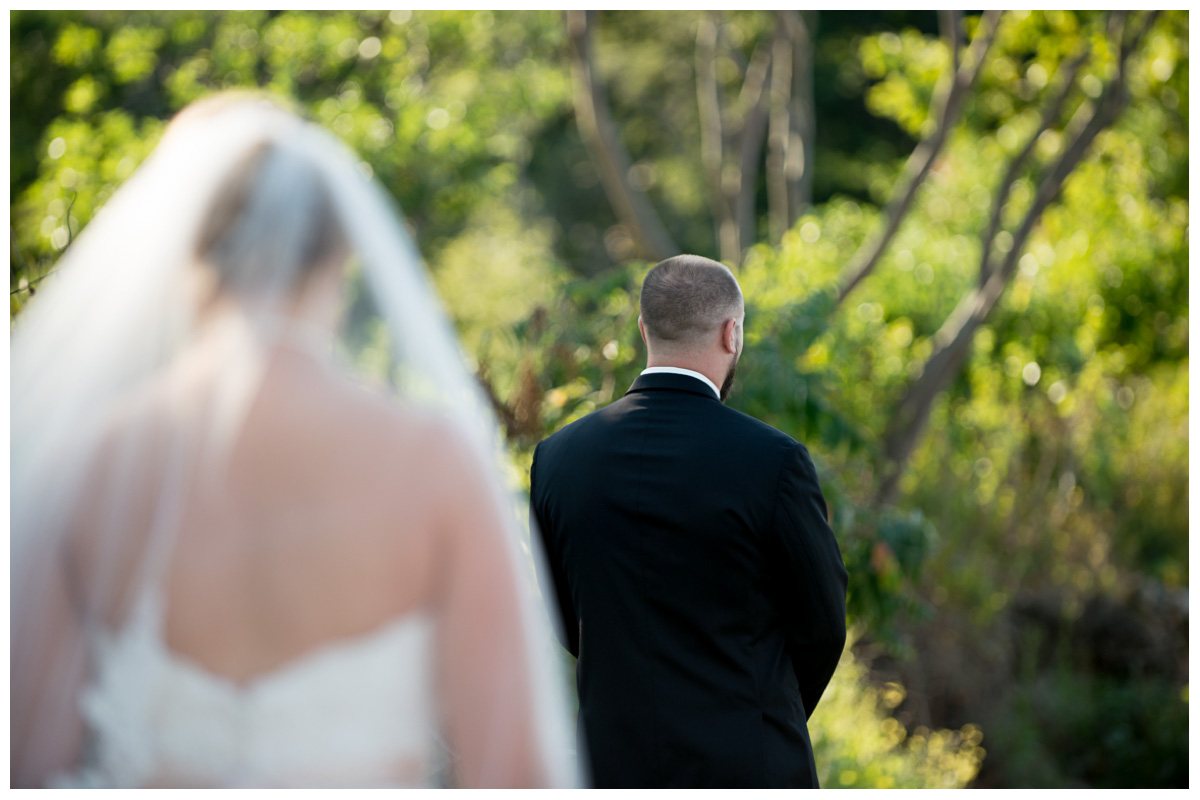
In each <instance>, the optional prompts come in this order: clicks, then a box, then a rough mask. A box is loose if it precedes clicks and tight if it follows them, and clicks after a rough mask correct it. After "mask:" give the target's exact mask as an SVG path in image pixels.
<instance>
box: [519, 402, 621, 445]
mask: <svg viewBox="0 0 1200 800" xmlns="http://www.w3.org/2000/svg"><path fill="white" fill-rule="evenodd" d="M628 399H629V398H628V395H626V396H625V397H621V398H618V399H617V400H614V401H613V402H612V403H609V404H608V405H607V406H605V407H604V408H599V409H596V410H595V411H592V412H589V413H588V414H585V415H584V416H582V417H580V418H579V419H577V420H574V421H573V422H571V423H569V424H567V425H565V426H563V427H562V428H559V429H558V430H557V431H555V432H554V433H552V434H550V435H549V436H547V437H546V438H545V439H543V440H542V441H541V442H539V443H538V445H537V447H536V448H535V449H534V455H535V456H536V455H537V454H539V453H549V452H552V451H554V450H557V449H558V448H560V447H563V446H565V445H566V444H567V442H569V441H571V440H572V439H576V438H577V437H579V436H581V435H582V436H584V437H586V436H587V435H589V434H590V433H592V432H593V431H595V430H597V429H598V428H603V427H607V426H608V425H609V424H611V421H612V418H613V416H614V414H615V413H617V412H619V411H620V409H621V407H622V406H623V405H624V404H625V403H627V402H628Z"/></svg>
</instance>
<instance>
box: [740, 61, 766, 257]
mask: <svg viewBox="0 0 1200 800" xmlns="http://www.w3.org/2000/svg"><path fill="white" fill-rule="evenodd" d="M770 73H771V47H770V45H769V44H768V43H766V42H764V43H761V44H759V46H758V47H757V48H755V50H754V55H752V56H751V57H750V65H749V66H748V67H747V68H746V77H745V79H744V80H743V82H742V90H741V92H740V93H739V95H738V108H739V109H740V110H741V113H742V119H743V120H744V121H743V123H742V129H741V131H740V133H739V134H738V154H739V158H738V184H739V186H738V195H737V200H736V201H735V204H734V207H735V209H736V211H735V213H736V215H737V221H738V241H739V243H740V245H741V247H742V249H743V250H744V249H745V248H747V247H749V246H750V244H751V243H752V242H753V241H754V240H755V238H756V236H755V233H756V232H755V222H756V219H755V214H754V199H755V194H756V189H757V188H758V187H757V181H756V180H755V178H756V177H757V175H758V159H759V156H760V155H762V146H763V136H764V135H765V134H766V132H767V97H768V94H767V91H766V87H767V81H768V80H769V78H770ZM739 255H740V254H739Z"/></svg>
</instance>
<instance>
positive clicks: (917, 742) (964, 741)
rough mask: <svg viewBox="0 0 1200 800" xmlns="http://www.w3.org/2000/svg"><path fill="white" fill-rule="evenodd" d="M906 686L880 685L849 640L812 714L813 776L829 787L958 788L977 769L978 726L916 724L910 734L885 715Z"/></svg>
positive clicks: (980, 752)
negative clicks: (870, 679) (957, 727)
mask: <svg viewBox="0 0 1200 800" xmlns="http://www.w3.org/2000/svg"><path fill="white" fill-rule="evenodd" d="M904 696H905V691H904V687H903V686H901V685H900V684H898V683H888V684H886V685H884V686H882V687H880V688H876V687H874V686H872V685H871V684H870V683H869V682H868V681H867V670H866V667H865V666H864V665H863V664H862V663H861V662H860V661H858V659H856V658H855V657H854V655H853V651H852V650H851V649H850V648H849V647H847V648H846V651H845V652H844V653H843V654H842V660H841V662H840V663H839V664H838V669H837V672H835V673H834V675H833V680H832V681H831V682H830V684H829V686H828V688H826V690H825V694H824V695H822V697H821V704H820V705H819V706H817V708H816V710H815V712H814V713H813V716H812V719H811V720H810V721H809V734H810V736H811V737H812V745H813V755H814V757H815V758H816V762H817V770H818V778H819V780H820V784H821V786H822V788H826V789H961V788H963V787H965V786H967V785H968V784H969V783H970V782H971V781H972V780H973V779H974V778H975V775H976V773H978V772H979V766H980V764H981V763H982V761H983V757H984V755H985V752H984V749H983V748H982V747H980V742H981V741H982V740H983V733H982V731H980V730H979V728H977V727H976V726H974V725H965V726H963V727H962V729H961V730H933V731H931V730H929V729H927V728H921V727H918V728H916V729H915V730H914V731H913V733H912V734H911V735H910V734H908V733H907V732H906V731H905V729H904V726H903V725H901V724H900V723H899V722H897V721H896V720H895V719H893V718H892V717H891V716H890V711H891V709H893V708H895V707H896V706H897V705H899V704H900V703H901V702H902V701H903V699H904Z"/></svg>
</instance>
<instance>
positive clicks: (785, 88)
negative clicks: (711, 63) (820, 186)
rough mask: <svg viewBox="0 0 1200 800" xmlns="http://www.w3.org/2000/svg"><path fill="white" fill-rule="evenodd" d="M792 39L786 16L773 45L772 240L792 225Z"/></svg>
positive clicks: (769, 161) (778, 24)
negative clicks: (789, 165)
mask: <svg viewBox="0 0 1200 800" xmlns="http://www.w3.org/2000/svg"><path fill="white" fill-rule="evenodd" d="M791 95H792V41H791V37H789V36H788V33H787V27H786V25H785V24H784V22H783V19H782V17H780V18H778V19H777V22H776V26H775V38H774V41H773V43H772V45H771V116H770V121H769V126H770V127H769V129H768V131H767V222H768V230H769V231H770V236H771V244H773V245H777V244H779V241H780V240H781V239H782V238H783V234H784V231H786V230H787V229H788V222H789V219H790V218H789V215H788V183H787V172H786V168H787V148H788V139H789V138H790V134H791V122H790V120H789V116H790V114H789V109H788V105H789V101H790V100H791Z"/></svg>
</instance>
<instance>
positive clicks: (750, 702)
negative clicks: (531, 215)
mask: <svg viewBox="0 0 1200 800" xmlns="http://www.w3.org/2000/svg"><path fill="white" fill-rule="evenodd" d="M744 317H745V310H744V307H743V302H742V293H741V289H740V287H739V286H738V283H737V280H736V279H735V278H734V277H733V274H732V273H731V272H730V271H729V270H728V269H726V268H725V267H724V266H722V265H721V264H718V263H716V262H715V261H710V260H708V259H706V258H700V257H699V256H676V257H674V258H669V259H667V260H666V261H663V262H661V263H660V264H658V265H657V266H655V267H654V269H652V270H650V273H649V274H648V275H647V276H646V279H645V282H644V283H643V284H642V295H641V316H640V317H639V318H638V327H639V329H640V330H641V332H642V338H643V339H644V340H645V342H646V347H647V350H648V352H649V359H648V368H647V369H646V370H645V371H644V372H642V374H641V376H640V377H639V378H638V379H637V380H636V381H634V383H633V386H632V387H630V389H629V391H628V392H627V393H626V394H625V396H624V397H623V398H621V399H620V400H618V401H616V402H615V403H613V404H612V405H610V406H608V407H607V408H604V409H602V410H600V411H596V412H594V413H592V414H590V415H588V416H586V417H584V418H583V419H581V420H578V421H577V422H575V423H573V424H571V425H568V426H567V427H566V428H564V429H562V430H561V431H559V432H557V433H555V434H554V435H553V436H551V437H549V438H548V439H546V440H545V441H543V442H542V443H541V444H539V445H538V447H537V450H536V451H535V453H534V459H533V466H532V468H531V474H530V482H531V488H530V495H531V503H532V508H533V516H534V522H535V523H536V526H537V529H538V530H539V531H540V532H541V536H542V541H543V544H544V546H545V554H546V562H547V563H546V565H545V569H546V570H547V571H548V572H549V575H545V574H543V575H541V576H540V578H541V583H542V586H543V591H544V592H546V593H547V594H549V593H551V592H553V594H554V596H555V597H556V598H557V600H558V607H559V610H560V612H561V615H562V619H561V620H560V621H561V625H562V636H561V638H562V640H563V644H564V645H565V646H566V647H567V649H568V650H570V651H571V653H572V654H573V655H575V656H576V657H577V658H578V663H577V670H578V673H577V679H578V688H579V719H580V725H581V727H582V732H581V733H582V738H583V740H584V741H585V742H586V748H587V752H588V755H589V756H590V767H591V774H592V779H593V781H594V783H595V785H596V786H599V787H816V786H817V771H816V766H815V764H814V763H813V753H812V746H811V744H810V742H809V735H808V727H807V724H806V723H807V720H808V718H809V717H810V716H811V715H812V713H813V709H814V708H815V707H816V705H817V701H818V700H819V699H820V697H821V693H822V692H823V691H824V689H825V686H826V685H827V684H828V683H829V679H830V677H831V676H832V675H833V671H834V668H835V667H836V666H837V662H838V657H839V655H840V654H841V652H842V648H843V647H844V645H845V640H846V628H845V619H846V569H845V567H844V565H843V564H842V557H841V553H840V552H839V551H838V546H837V542H836V541H835V540H834V537H833V532H832V531H831V530H830V528H829V524H828V522H827V518H826V517H827V512H826V507H825V500H824V498H823V497H822V495H821V489H820V487H819V486H818V484H817V475H816V472H815V471H814V469H813V463H812V460H811V459H810V458H809V456H808V451H807V450H806V449H805V448H804V445H802V444H799V443H797V442H796V441H795V440H794V439H792V438H791V437H790V436H788V435H786V434H784V433H781V432H779V431H777V430H775V429H774V428H771V427H770V426H768V425H765V424H763V423H761V422H759V421H757V420H755V419H753V418H751V417H748V416H746V415H745V414H742V413H740V412H738V411H734V410H733V409H730V408H728V407H726V406H725V405H724V404H723V401H724V400H725V397H726V396H727V395H728V393H729V389H730V387H731V386H732V384H733V375H734V368H735V367H736V365H737V360H738V357H739V356H740V355H741V352H742V325H743V321H744Z"/></svg>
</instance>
